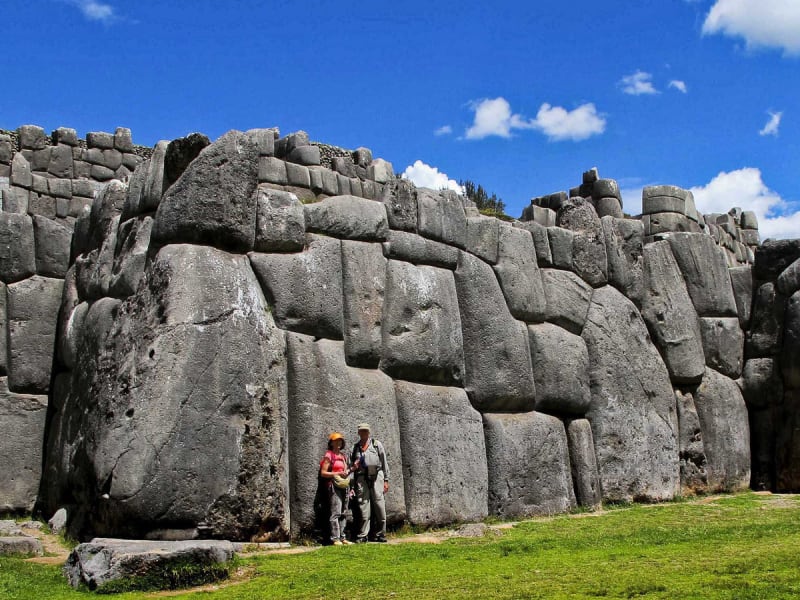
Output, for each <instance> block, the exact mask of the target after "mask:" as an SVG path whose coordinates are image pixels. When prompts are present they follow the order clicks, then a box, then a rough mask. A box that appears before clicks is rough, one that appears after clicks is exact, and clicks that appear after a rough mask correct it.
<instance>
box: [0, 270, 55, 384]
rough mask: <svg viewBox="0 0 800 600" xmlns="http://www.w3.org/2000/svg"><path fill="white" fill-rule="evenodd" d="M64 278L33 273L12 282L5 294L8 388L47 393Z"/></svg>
mask: <svg viewBox="0 0 800 600" xmlns="http://www.w3.org/2000/svg"><path fill="white" fill-rule="evenodd" d="M63 285H64V283H63V281H61V280H60V279H52V278H50V277H41V276H39V275H34V276H33V277H31V278H29V279H25V280H24V281H20V282H18V283H12V284H11V285H9V286H8V288H7V294H8V387H9V389H10V390H11V391H13V392H19V393H25V394H28V393H31V394H46V393H47V391H48V389H49V387H50V373H51V369H52V363H53V354H54V353H55V336H56V324H57V319H58V309H59V306H60V305H61V291H62V288H63Z"/></svg>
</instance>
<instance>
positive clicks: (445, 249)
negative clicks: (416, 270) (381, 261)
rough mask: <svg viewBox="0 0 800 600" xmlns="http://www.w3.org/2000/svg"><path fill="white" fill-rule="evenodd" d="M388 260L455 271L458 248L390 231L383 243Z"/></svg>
mask: <svg viewBox="0 0 800 600" xmlns="http://www.w3.org/2000/svg"><path fill="white" fill-rule="evenodd" d="M383 252H384V255H385V256H386V257H387V258H394V259H397V260H404V261H406V262H410V263H413V264H415V265H431V266H433V267H442V268H443V269H451V270H455V268H456V266H457V265H458V248H454V247H453V246H448V245H447V244H442V243H440V242H435V241H433V240H429V239H427V238H424V237H422V236H421V235H417V234H415V233H408V232H406V231H394V230H390V231H389V233H388V235H387V236H386V241H385V242H383Z"/></svg>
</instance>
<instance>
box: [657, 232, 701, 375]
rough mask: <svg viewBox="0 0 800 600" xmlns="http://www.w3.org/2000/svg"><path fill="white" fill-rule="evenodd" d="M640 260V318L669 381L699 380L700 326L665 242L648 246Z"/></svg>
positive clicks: (667, 244) (667, 243) (668, 245)
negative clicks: (641, 292) (641, 282)
mask: <svg viewBox="0 0 800 600" xmlns="http://www.w3.org/2000/svg"><path fill="white" fill-rule="evenodd" d="M644 260H645V268H644V296H643V298H642V317H644V320H645V322H646V323H647V328H648V330H649V331H650V334H651V335H652V336H653V341H654V342H655V344H656V346H657V347H658V349H659V350H660V351H661V355H662V356H663V357H664V363H665V364H666V365H667V369H668V370H669V375H670V378H671V379H672V381H675V382H678V383H688V382H696V381H699V380H700V378H701V377H702V376H703V369H704V368H705V359H704V355H703V344H702V340H701V338H700V323H699V321H698V318H697V313H696V312H695V309H694V306H692V301H691V300H690V298H689V294H688V293H687V291H686V285H685V284H684V282H683V277H682V276H681V272H680V271H679V270H678V265H677V264H676V262H675V259H674V258H673V255H672V252H671V251H670V244H669V242H667V241H662V242H655V243H652V244H648V245H647V246H646V247H645V249H644Z"/></svg>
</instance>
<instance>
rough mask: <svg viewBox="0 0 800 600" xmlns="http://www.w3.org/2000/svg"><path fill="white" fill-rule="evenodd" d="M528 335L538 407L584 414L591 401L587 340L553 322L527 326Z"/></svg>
mask: <svg viewBox="0 0 800 600" xmlns="http://www.w3.org/2000/svg"><path fill="white" fill-rule="evenodd" d="M528 338H529V340H530V345H531V363H532V364H533V378H534V380H535V381H536V410H537V411H539V412H545V413H548V414H558V415H560V414H569V415H583V414H585V413H586V411H587V410H588V408H589V403H590V402H591V393H590V391H589V353H588V351H587V350H586V343H585V342H584V341H583V339H582V338H581V337H580V336H578V335H575V334H574V333H570V332H568V331H567V330H566V329H562V328H561V327H559V326H558V325H553V324H551V323H541V324H539V325H528ZM565 375H566V376H565Z"/></svg>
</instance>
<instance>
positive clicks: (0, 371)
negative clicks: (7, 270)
mask: <svg viewBox="0 0 800 600" xmlns="http://www.w3.org/2000/svg"><path fill="white" fill-rule="evenodd" d="M7 327H8V299H7V295H6V284H5V283H3V282H0V375H5V374H6V373H7V371H8V330H7Z"/></svg>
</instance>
